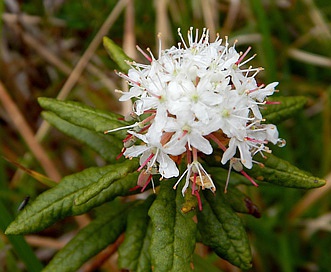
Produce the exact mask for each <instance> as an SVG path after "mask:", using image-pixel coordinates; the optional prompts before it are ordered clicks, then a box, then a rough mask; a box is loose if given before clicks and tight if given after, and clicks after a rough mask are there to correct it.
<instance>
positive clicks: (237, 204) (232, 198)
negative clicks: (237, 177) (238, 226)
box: [224, 187, 261, 218]
mask: <svg viewBox="0 0 331 272" xmlns="http://www.w3.org/2000/svg"><path fill="white" fill-rule="evenodd" d="M224 198H225V201H226V202H228V203H229V205H230V206H231V208H232V209H233V210H234V211H235V212H238V213H247V214H251V215H253V216H254V217H256V218H260V217H261V214H260V211H259V208H258V207H257V206H256V205H255V204H254V203H253V201H252V200H251V199H250V198H249V197H248V196H247V195H245V194H244V193H243V192H241V191H240V190H239V189H237V188H236V187H229V189H228V191H227V193H226V194H224Z"/></svg>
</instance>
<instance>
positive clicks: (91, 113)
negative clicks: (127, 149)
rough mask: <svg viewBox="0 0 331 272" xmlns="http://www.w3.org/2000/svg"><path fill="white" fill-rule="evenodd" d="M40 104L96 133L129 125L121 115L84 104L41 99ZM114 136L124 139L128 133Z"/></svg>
mask: <svg viewBox="0 0 331 272" xmlns="http://www.w3.org/2000/svg"><path fill="white" fill-rule="evenodd" d="M38 102H39V104H40V106H41V107H42V108H44V109H45V110H47V111H51V112H53V113H55V114H56V115H57V116H59V117H60V118H61V119H63V120H66V121H67V122H69V123H71V124H73V125H76V126H79V127H84V128H87V129H89V130H92V131H96V132H102V133H103V132H104V131H106V130H110V129H115V128H119V127H123V126H126V125H128V123H127V122H124V121H120V120H119V119H120V118H121V116H120V115H118V114H115V113H110V112H107V111H102V110H97V109H94V108H92V107H89V106H86V105H84V104H81V103H78V102H73V101H61V100H57V99H54V98H46V97H40V98H38ZM113 135H114V136H116V137H119V138H121V139H124V137H125V135H126V132H125V131H118V132H114V133H113Z"/></svg>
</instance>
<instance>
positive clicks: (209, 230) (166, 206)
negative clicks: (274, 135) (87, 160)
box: [6, 39, 325, 272]
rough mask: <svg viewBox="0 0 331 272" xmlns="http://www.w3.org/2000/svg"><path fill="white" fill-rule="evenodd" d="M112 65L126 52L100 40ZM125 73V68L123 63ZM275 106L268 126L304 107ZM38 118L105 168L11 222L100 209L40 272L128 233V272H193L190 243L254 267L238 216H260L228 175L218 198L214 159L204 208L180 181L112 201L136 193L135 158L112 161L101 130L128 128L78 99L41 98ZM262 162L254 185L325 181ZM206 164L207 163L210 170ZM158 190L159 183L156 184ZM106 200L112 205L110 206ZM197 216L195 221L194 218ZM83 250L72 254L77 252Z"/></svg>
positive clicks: (116, 141) (115, 141)
mask: <svg viewBox="0 0 331 272" xmlns="http://www.w3.org/2000/svg"><path fill="white" fill-rule="evenodd" d="M104 43H105V46H106V47H107V50H108V51H109V53H110V56H111V57H112V58H113V60H114V61H115V62H118V63H121V62H122V61H123V59H125V55H124V53H123V52H122V51H121V50H120V49H119V48H117V46H116V45H115V44H114V43H113V42H111V41H110V40H109V39H105V40H104ZM121 69H122V70H126V69H127V66H121ZM275 100H276V101H280V102H281V104H280V105H268V108H267V109H266V110H265V112H264V114H265V117H266V119H267V121H268V122H272V123H278V122H280V121H282V120H284V119H286V118H288V117H290V116H291V115H292V114H293V113H295V112H296V111H297V110H298V109H300V108H301V107H302V106H303V105H304V104H305V103H306V99H305V98H303V97H290V98H285V97H279V98H276V99H275ZM39 103H40V105H41V107H42V108H43V109H44V112H43V113H42V115H43V117H44V118H45V119H46V120H48V121H49V122H50V123H51V124H52V125H54V126H55V127H56V128H58V129H59V130H60V131H62V132H63V133H65V134H67V135H69V136H70V137H73V138H75V139H77V140H79V141H81V142H82V143H84V144H85V145H86V146H88V147H90V148H91V149H93V150H94V151H95V152H96V153H97V154H98V155H100V156H101V157H102V158H104V159H105V160H106V161H107V162H109V163H111V164H110V165H107V166H102V167H91V168H88V169H86V170H84V171H82V172H79V173H76V174H73V175H70V176H66V177H64V178H63V179H62V181H61V182H60V183H59V184H58V185H56V186H55V187H54V188H51V189H49V190H47V191H45V192H44V193H42V194H41V195H40V196H39V197H37V198H36V199H35V200H34V201H33V202H32V203H31V204H30V205H29V206H27V207H26V208H25V209H24V210H23V211H22V212H21V213H20V214H19V215H18V216H17V218H16V219H15V220H14V221H13V222H12V223H11V224H10V226H9V227H8V228H7V230H6V234H24V233H30V232H37V231H41V230H43V229H45V228H47V227H49V226H50V225H52V224H53V223H55V222H57V221H58V220H60V219H63V218H65V217H67V216H73V215H79V214H83V213H86V212H90V211H92V210H93V209H94V208H96V207H99V206H101V208H100V209H101V210H103V211H104V210H107V212H105V213H104V214H102V213H101V214H100V212H98V211H97V213H96V214H97V215H96V218H95V219H94V220H93V221H92V222H91V223H90V224H89V225H88V226H87V227H85V228H84V229H82V230H81V231H80V232H79V233H78V234H77V235H76V236H75V237H74V238H73V239H72V240H71V241H70V242H69V243H68V244H67V246H65V247H64V248H63V249H62V250H61V251H59V252H58V253H57V254H56V255H55V257H54V258H53V260H52V261H51V262H50V263H49V264H48V266H47V267H46V268H45V271H76V270H77V269H78V268H79V267H80V266H81V265H82V264H84V262H86V261H87V260H88V259H89V258H91V257H92V256H94V255H96V254H97V253H98V252H100V251H101V250H102V249H104V248H105V247H107V246H108V245H109V244H111V243H113V242H115V241H116V239H117V238H118V237H119V236H120V235H121V233H122V232H123V231H124V230H126V235H125V239H124V242H123V243H122V245H121V246H120V248H119V251H118V252H119V266H120V267H121V268H123V269H129V270H133V271H151V270H153V271H156V272H158V271H192V270H193V269H194V260H195V257H194V250H195V246H196V242H197V241H199V242H202V243H203V244H205V245H207V246H208V247H210V248H211V249H212V250H213V251H214V252H215V253H216V254H217V255H218V256H220V257H221V258H223V259H225V260H227V261H229V262H230V263H232V264H233V265H235V266H238V267H240V268H242V269H249V268H250V267H251V265H252V256H251V250H250V245H249V242H248V239H247V235H246V231H245V227H244V225H243V223H242V220H241V219H240V218H239V217H238V215H237V214H236V212H239V213H247V214H251V215H253V216H255V217H259V216H260V213H259V210H258V208H257V206H256V205H255V204H253V202H252V200H251V199H250V198H249V197H247V196H246V195H245V194H244V193H242V192H241V191H240V190H238V189H237V188H235V187H234V186H235V185H238V184H246V185H247V184H249V182H248V181H247V180H246V179H245V178H244V177H243V176H241V175H239V174H238V173H232V177H231V181H232V182H231V184H232V185H231V187H229V189H228V191H229V192H228V194H226V195H225V194H223V192H222V188H224V186H225V184H224V183H225V180H226V177H227V171H226V170H224V169H223V168H221V167H220V165H219V164H220V162H219V160H218V158H216V157H215V158H212V159H211V161H210V162H209V161H208V160H206V161H207V163H206V164H207V165H206V168H208V170H209V172H210V173H211V175H212V176H213V179H214V180H215V182H216V183H217V185H218V186H217V188H218V189H219V190H218V191H217V192H216V193H215V194H212V193H211V192H210V191H203V193H200V195H201V198H202V207H203V209H202V211H199V210H198V208H197V206H198V202H197V200H196V198H195V197H192V195H189V194H187V193H186V195H185V196H183V195H182V192H181V188H182V186H183V182H182V183H180V184H179V186H178V188H177V190H174V189H173V185H174V183H175V182H176V180H174V179H170V180H163V181H161V182H160V186H159V187H158V188H157V193H156V195H150V196H149V197H147V198H146V199H144V200H139V201H128V202H123V203H122V202H121V201H120V200H114V199H115V198H116V197H120V196H121V197H123V196H128V195H130V194H134V193H138V192H139V191H138V190H136V191H131V190H130V189H132V188H133V187H135V186H136V183H137V179H138V175H139V173H138V172H137V171H136V169H137V167H138V162H137V160H125V161H124V162H121V161H119V162H117V161H116V160H115V157H116V155H117V153H119V152H120V150H121V148H122V142H121V140H122V139H123V138H124V136H125V134H124V132H123V131H119V132H116V133H112V134H111V135H106V136H105V135H104V134H103V132H104V131H106V130H109V129H114V128H118V127H122V126H126V125H129V123H127V122H124V121H120V120H119V117H120V116H119V115H116V114H112V113H109V112H106V111H101V110H97V109H94V108H92V107H88V106H86V105H83V104H81V103H78V102H70V101H59V100H56V99H50V98H40V99H39ZM258 160H259V161H260V162H261V163H263V166H262V164H261V165H259V164H256V165H254V167H253V169H252V170H250V171H247V172H248V173H249V174H250V175H251V176H252V177H253V178H255V179H256V180H257V181H258V182H259V181H263V182H259V183H261V185H262V184H264V183H265V182H267V183H272V184H276V185H281V186H285V187H295V188H305V189H309V188H316V187H320V186H322V185H324V183H325V181H324V180H322V179H319V178H316V177H313V176H311V175H310V174H308V173H306V172H305V171H302V170H299V169H298V168H297V167H295V166H293V165H291V164H290V163H288V162H286V161H284V160H282V159H280V158H277V157H276V156H273V155H270V154H267V155H266V156H265V158H261V157H260V158H258ZM208 164H209V166H208ZM155 184H156V185H158V182H155ZM108 202H110V204H109V203H108ZM196 218H197V220H196ZM80 247H81V248H84V250H79V251H78V250H77V248H80Z"/></svg>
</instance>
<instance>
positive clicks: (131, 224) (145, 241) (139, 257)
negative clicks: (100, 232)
mask: <svg viewBox="0 0 331 272" xmlns="http://www.w3.org/2000/svg"><path fill="white" fill-rule="evenodd" d="M154 199H155V195H150V196H149V197H148V198H147V199H146V200H145V201H144V202H143V203H141V204H140V205H137V206H135V207H134V208H132V209H131V210H130V212H129V215H128V220H127V227H126V232H125V239H124V241H123V243H122V244H121V246H120V247H119V249H118V254H119V258H118V264H119V267H121V268H123V269H127V270H130V271H150V270H151V264H150V255H149V244H150V233H149V235H147V230H148V225H149V222H150V220H149V217H148V210H149V208H150V206H151V205H152V203H153V201H154ZM150 230H151V229H150ZM146 247H147V248H146Z"/></svg>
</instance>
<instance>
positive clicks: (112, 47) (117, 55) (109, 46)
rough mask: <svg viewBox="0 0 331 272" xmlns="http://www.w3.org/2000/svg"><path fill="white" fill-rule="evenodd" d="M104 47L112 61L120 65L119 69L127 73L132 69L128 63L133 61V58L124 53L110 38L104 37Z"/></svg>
mask: <svg viewBox="0 0 331 272" xmlns="http://www.w3.org/2000/svg"><path fill="white" fill-rule="evenodd" d="M103 46H104V47H105V48H106V51H107V52H108V54H109V56H110V57H111V59H112V60H113V61H114V62H115V63H116V64H117V65H118V67H119V69H120V70H121V71H122V72H124V73H126V72H127V71H128V70H129V69H130V66H129V65H128V64H127V63H126V61H132V60H131V58H129V57H128V56H127V55H126V54H125V53H124V51H123V49H122V48H121V47H119V46H118V45H117V44H116V43H114V42H113V41H112V40H111V39H109V38H108V37H103Z"/></svg>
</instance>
